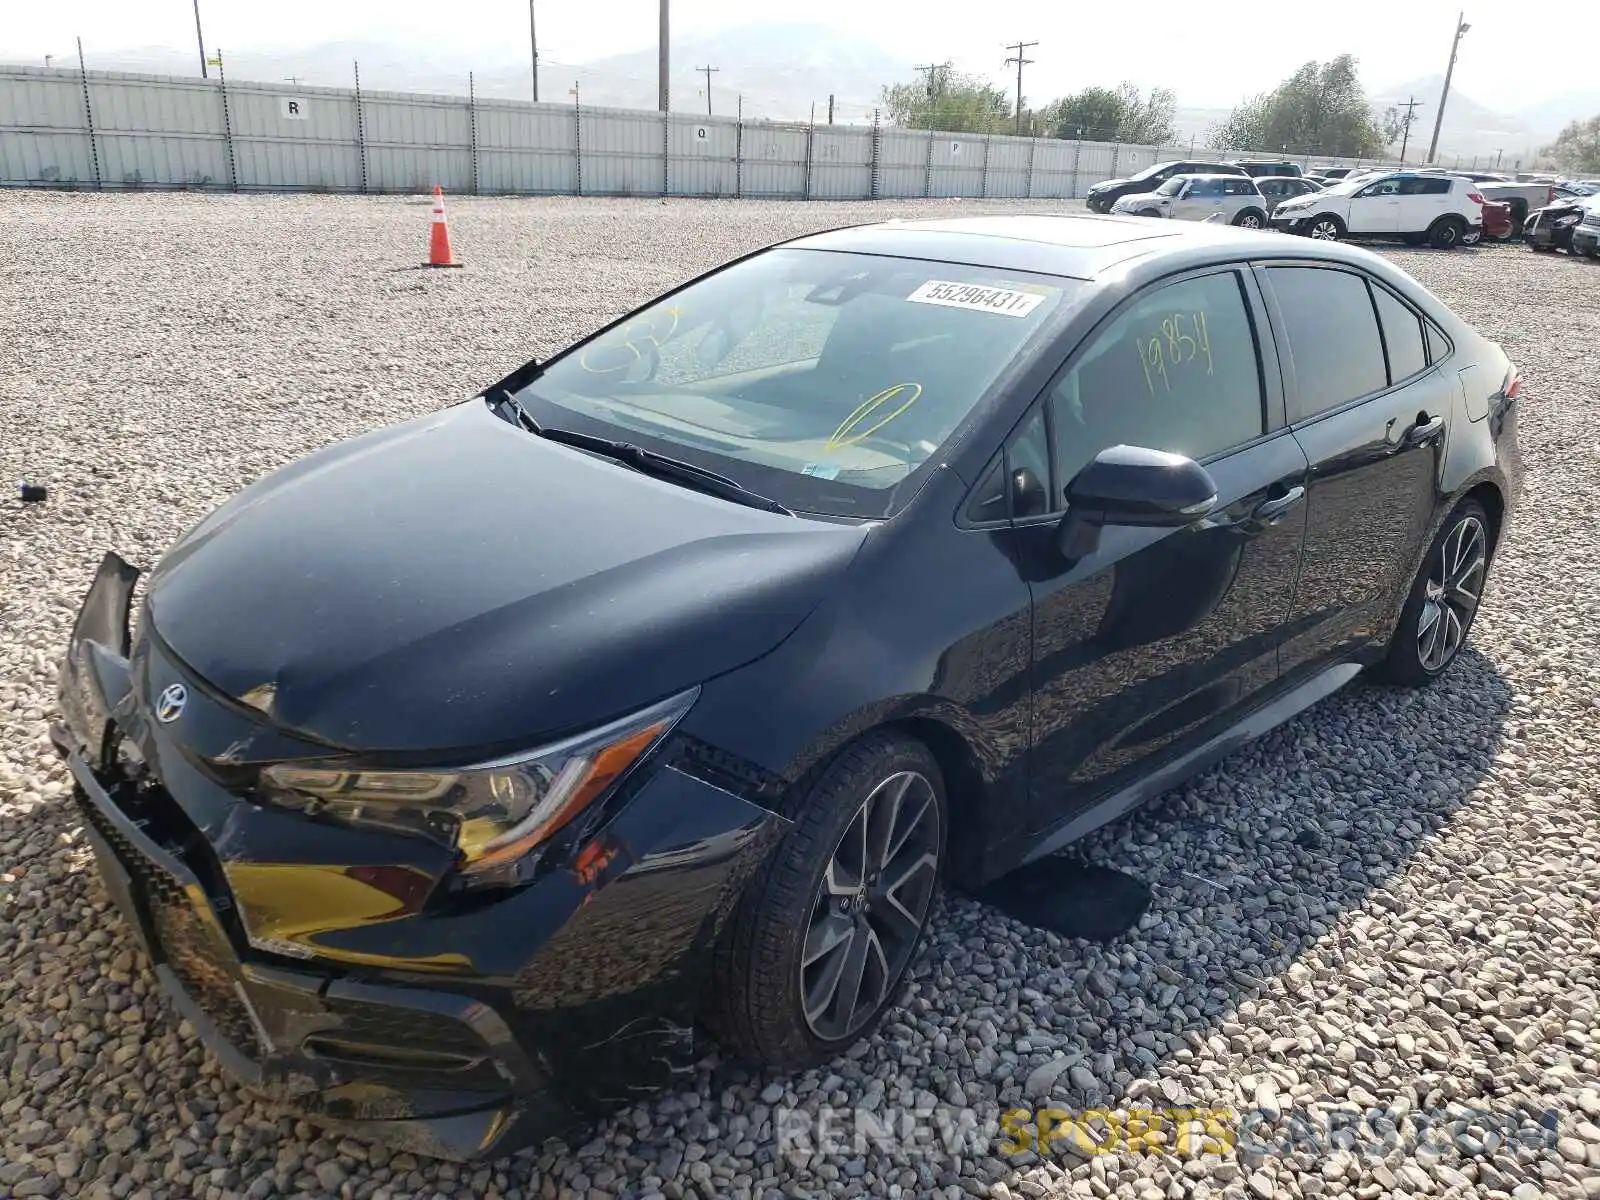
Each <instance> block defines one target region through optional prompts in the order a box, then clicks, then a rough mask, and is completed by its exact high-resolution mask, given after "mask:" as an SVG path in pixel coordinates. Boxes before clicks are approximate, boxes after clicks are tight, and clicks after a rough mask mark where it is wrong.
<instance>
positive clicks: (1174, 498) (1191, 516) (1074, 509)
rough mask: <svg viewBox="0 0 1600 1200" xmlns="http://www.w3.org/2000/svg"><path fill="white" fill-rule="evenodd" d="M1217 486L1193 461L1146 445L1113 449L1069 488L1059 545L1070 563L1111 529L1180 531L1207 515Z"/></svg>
mask: <svg viewBox="0 0 1600 1200" xmlns="http://www.w3.org/2000/svg"><path fill="white" fill-rule="evenodd" d="M1216 505H1217V485H1216V484H1215V483H1214V482H1213V481H1212V479H1211V475H1210V474H1209V473H1208V472H1207V471H1206V469H1205V468H1204V467H1202V466H1201V465H1200V464H1199V463H1197V462H1195V461H1194V459H1192V458H1186V457H1184V456H1183V455H1182V454H1169V453H1168V452H1167V451H1165V450H1149V449H1146V448H1145V447H1143V446H1110V447H1107V448H1106V449H1104V450H1102V451H1100V453H1099V454H1097V455H1095V457H1094V460H1093V461H1092V462H1090V463H1089V464H1088V465H1087V466H1086V467H1084V468H1083V470H1081V471H1079V472H1078V473H1077V474H1076V475H1075V476H1073V478H1072V482H1071V483H1069V484H1068V485H1067V515H1066V516H1065V517H1063V518H1062V521H1061V529H1060V532H1059V534H1058V540H1059V543H1060V546H1061V550H1062V553H1063V554H1065V555H1066V556H1067V557H1068V558H1082V557H1083V556H1084V555H1085V554H1089V553H1091V552H1092V551H1093V550H1094V549H1095V548H1096V547H1097V546H1098V545H1099V544H1100V530H1101V529H1102V528H1103V527H1105V526H1107V525H1129V526H1135V527H1139V528H1146V529H1150V528H1157V529H1177V528H1181V527H1182V526H1185V525H1192V524H1194V522H1196V521H1198V520H1200V519H1201V518H1203V517H1205V516H1207V515H1208V514H1209V513H1210V512H1211V510H1212V509H1213V508H1215V507H1216Z"/></svg>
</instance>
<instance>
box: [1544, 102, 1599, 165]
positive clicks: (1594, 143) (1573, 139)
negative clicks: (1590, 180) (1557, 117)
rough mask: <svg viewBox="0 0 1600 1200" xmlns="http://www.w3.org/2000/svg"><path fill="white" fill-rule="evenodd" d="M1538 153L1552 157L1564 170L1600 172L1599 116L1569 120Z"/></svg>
mask: <svg viewBox="0 0 1600 1200" xmlns="http://www.w3.org/2000/svg"><path fill="white" fill-rule="evenodd" d="M1540 153H1541V154H1544V155H1548V156H1549V157H1550V158H1552V159H1554V160H1555V161H1556V164H1557V165H1558V166H1560V167H1561V169H1562V170H1564V171H1571V172H1572V173H1573V174H1576V175H1592V174H1595V173H1600V116H1594V117H1590V118H1589V119H1588V120H1587V121H1573V122H1571V123H1570V124H1568V125H1567V127H1566V128H1565V129H1563V130H1562V131H1561V133H1560V134H1559V135H1558V136H1557V138H1556V140H1555V141H1554V142H1552V143H1550V145H1548V146H1546V147H1545V148H1544V149H1543V150H1541V151H1540Z"/></svg>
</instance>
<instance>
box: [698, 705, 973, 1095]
mask: <svg viewBox="0 0 1600 1200" xmlns="http://www.w3.org/2000/svg"><path fill="white" fill-rule="evenodd" d="M947 814H948V806H947V804H946V801H945V792H944V781H943V778H942V777H941V775H940V773H939V764H938V762H937V761H936V760H935V759H934V757H933V754H932V753H931V752H930V751H929V750H928V748H927V747H926V746H924V745H923V744H922V743H921V742H918V741H915V740H913V739H911V738H909V737H905V736H903V735H900V734H896V733H889V732H879V733H873V734H868V735H867V736H866V737H864V738H862V739H861V740H860V741H858V742H855V743H854V744H852V745H850V746H848V747H847V748H846V749H844V750H843V751H842V752H841V753H840V754H839V755H838V756H837V757H836V758H834V760H833V761H832V762H830V763H829V764H828V766H827V767H826V769H824V770H823V771H822V773H821V775H820V776H818V777H817V779H816V781H815V783H813V784H812V786H811V788H810V790H809V792H808V794H807V795H806V797H805V799H804V802H803V804H802V806H801V808H800V811H799V813H798V815H797V816H796V818H795V824H794V826H793V828H791V829H790V830H789V831H788V833H787V834H785V835H784V838H783V840H782V841H780V842H779V843H778V844H777V845H776V846H775V847H773V849H772V850H771V851H770V853H769V854H768V856H767V859H766V861H765V862H764V863H763V865H762V866H761V867H760V868H759V869H758V870H757V871H756V873H755V874H754V875H753V876H752V877H751V879H750V880H749V882H748V883H746V885H745V887H744V891H743V894H742V895H741V897H740V899H739V900H738V902H737V907H736V908H735V910H734V913H733V915H732V917H731V919H730V921H729V927H728V929H727V931H726V932H725V935H724V937H723V939H722V942H721V943H720V944H719V946H718V948H717V951H716V954H715V957H714V961H713V966H712V981H711V989H712V990H711V999H710V1003H709V1005H708V1009H709V1011H708V1012H707V1015H706V1019H707V1023H708V1024H709V1025H710V1026H711V1027H712V1031H713V1032H714V1033H715V1034H716V1035H717V1037H718V1039H719V1040H720V1041H721V1042H722V1043H723V1045H724V1046H725V1047H727V1048H728V1049H730V1050H732V1051H733V1052H735V1053H736V1054H738V1055H739V1056H741V1057H743V1058H745V1059H747V1060H751V1061H754V1062H758V1063H761V1064H763V1065H765V1066H769V1067H774V1068H777V1069H781V1070H790V1071H797V1070H803V1069H805V1068H808V1067H813V1066H816V1065H818V1064H819V1063H823V1062H826V1061H828V1060H829V1059H831V1058H834V1057H836V1056H837V1055H839V1054H840V1053H842V1052H843V1051H844V1050H845V1048H846V1047H848V1046H849V1045H850V1044H851V1043H853V1042H855V1041H857V1040H859V1039H860V1038H863V1037H865V1036H866V1035H867V1034H869V1033H871V1032H872V1030H873V1028H874V1027H875V1026H876V1025H877V1024H878V1022H879V1021H880V1020H882V1019H883V1016H884V1014H885V1013H886V1012H888V1011H889V1009H891V1008H893V1007H894V1005H895V1003H896V1001H897V999H898V997H899V994H900V988H901V984H902V983H903V981H904V978H905V972H906V969H907V968H908V967H909V966H910V965H911V963H912V962H914V961H915V960H916V957H917V953H918V951H919V950H920V948H921V944H922V939H923V935H924V933H925V932H926V930H927V924H928V917H929V914H930V913H931V912H932V908H933V901H934V893H935V890H936V888H937V885H938V881H939V877H940V875H941V874H942V870H943V865H944V856H945V831H946V830H947V829H948V828H949V821H948V817H947ZM886 864H887V865H886ZM852 973H853V975H854V982H855V990H854V992H853V993H851V992H850V988H849V984H850V981H851V975H852ZM847 993H848V994H847Z"/></svg>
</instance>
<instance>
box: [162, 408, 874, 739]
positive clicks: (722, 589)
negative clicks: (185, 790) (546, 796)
mask: <svg viewBox="0 0 1600 1200" xmlns="http://www.w3.org/2000/svg"><path fill="white" fill-rule="evenodd" d="M865 536H866V534H865V527H864V526H861V525H846V524H834V523H831V522H825V521H815V520H809V519H806V518H802V517H789V516H784V515H782V514H774V513H768V512H764V511H761V510H758V509H752V508H747V507H744V506H742V505H738V504H735V503H732V502H730V501H727V500H722V499H719V498H716V497H712V496H707V495H704V494H702V493H699V492H695V491H690V490H688V489H686V488H683V487H680V486H678V485H676V484H672V483H668V482H664V481H661V480H657V479H653V478H651V477H648V476H645V475H641V474H639V473H637V472H634V471H632V470H629V469H628V468H625V467H621V466H618V465H617V464H615V463H612V462H610V461H607V460H605V459H601V458H598V457H595V456H593V455H590V454H586V453H584V452H582V451H578V450H574V449H571V448H568V447H565V446H561V445H558V444H556V443H553V442H549V441H545V440H543V439H540V438H538V437H535V436H533V435H532V434H529V433H526V432H525V431H523V430H521V429H518V428H516V427H514V426H511V425H509V424H507V423H506V422H504V421H502V420H501V419H500V418H498V417H497V416H495V415H494V414H492V413H491V412H490V411H489V410H488V408H487V406H486V405H484V404H483V403H482V402H481V401H475V402H471V403H467V404H463V405H459V406H457V407H454V408H451V409H448V410H446V411H444V412H442V413H437V414H434V415H431V416H428V417H424V418H420V419H417V420H413V421H408V422H406V423H404V424H401V425H397V426H393V427H391V428H388V429H384V430H379V431H378V432H376V433H372V434H367V435H365V436H363V437H359V438H355V439H353V440H351V441H348V442H344V443H341V444H339V445H336V446H333V447H330V448H328V449H326V450H323V451H321V452H319V453H316V454H313V455H311V456H310V457H308V458H305V459H302V460H300V461H299V462H296V463H294V464H291V465H290V466H289V467H287V468H285V469H284V470H282V471H280V472H278V473H276V474H275V475H271V476H268V477H267V478H265V479H263V480H261V481H259V482H258V483H256V484H254V485H252V486H251V487H249V488H248V489H246V490H245V491H243V492H241V493H240V494H239V495H238V496H236V497H234V498H233V499H232V500H230V501H229V502H228V503H226V504H224V505H223V506H222V507H221V508H219V509H218V510H217V511H216V512H214V513H212V514H211V516H209V517H207V518H206V519H205V520H204V521H202V522H201V523H200V524H199V525H198V526H196V527H195V528H194V529H193V530H192V531H191V532H190V533H189V534H188V535H186V536H185V538H184V539H183V540H182V541H180V542H179V543H178V545H177V546H176V547H174V549H173V550H172V552H171V553H170V554H169V555H168V556H167V557H166V558H165V559H164V560H163V561H162V562H161V564H160V565H159V566H158V567H157V569H156V570H155V572H154V573H153V574H152V576H151V579H150V586H149V592H148V597H147V602H148V611H147V618H148V622H149V624H150V626H151V627H152V628H153V629H154V631H155V633H156V635H157V636H158V637H159V638H160V640H161V641H162V642H164V643H165V644H166V646H167V647H168V648H170V650H171V651H172V652H173V653H174V654H175V655H176V656H177V657H178V658H179V659H181V660H182V661H183V662H184V663H185V664H186V665H187V666H188V667H189V668H190V670H191V671H192V672H193V673H194V674H195V675H196V676H198V677H199V678H200V679H201V680H203V681H205V682H206V683H208V684H209V685H210V686H211V687H212V688H214V689H215V690H217V691H219V692H222V693H224V694H226V695H227V696H229V697H232V698H235V699H239V700H242V701H244V702H245V703H247V704H249V705H251V706H253V707H255V708H257V709H259V710H260V711H262V712H263V713H265V714H267V716H268V717H270V719H271V720H272V721H274V722H275V723H276V724H278V725H279V726H280V727H282V728H284V729H286V730H289V731H292V732H295V733H298V734H300V735H302V736H305V737H309V738H313V739H315V740H317V741H320V742H323V743H326V744H328V745H330V746H333V747H338V748H342V749H347V750H358V751H370V752H385V751H389V752H397V753H400V752H413V751H429V750H441V751H443V750H452V751H466V750H468V749H469V748H495V749H499V748H509V747H514V746H517V745H519V744H532V742H533V741H534V740H536V739H541V738H544V737H546V736H553V735H558V734H561V733H565V732H568V731H571V730H576V729H580V728H582V727H584V726H588V725H593V724H596V723H598V722H600V721H603V720H605V719H607V718H609V717H612V716H615V715H619V714H621V713H624V712H626V711H629V710H631V709H633V708H636V707H639V706H641V705H644V704H646V703H649V702H650V701H652V700H654V699H657V698H660V697H662V696H666V695H669V694H672V693H674V692H677V691H680V690H682V689H685V688H688V687H691V686H693V685H695V684H697V683H700V682H702V681H703V680H706V679H709V678H711V677H713V676H716V675H719V674H721V673H724V672H726V671H730V670H732V669H734V668H736V667H738V666H741V665H743V664H745V663H747V662H750V661H752V660H754V659H756V658H758V657H760V656H761V655H763V654H765V653H767V652H768V651H770V650H771V649H772V648H773V647H775V646H776V645H777V644H778V643H779V642H781V641H782V640H783V639H784V638H785V637H787V636H788V634H789V633H790V632H792V631H793V630H794V628H795V627H796V626H797V625H799V623H800V622H801V621H802V620H804V618H805V617H806V616H807V614H809V613H810V612H811V610H812V609H813V608H815V607H816V605H817V604H818V602H819V601H820V600H821V598H822V595H823V591H824V588H825V587H826V586H827V585H828V583H829V581H830V580H832V579H834V578H836V577H837V576H838V575H839V574H840V573H841V572H842V571H843V570H844V568H845V567H846V566H847V564H848V563H849V561H850V559H851V558H852V557H853V556H854V554H855V552H856V550H857V549H858V548H859V546H860V544H861V541H862V539H863V538H864V537H865Z"/></svg>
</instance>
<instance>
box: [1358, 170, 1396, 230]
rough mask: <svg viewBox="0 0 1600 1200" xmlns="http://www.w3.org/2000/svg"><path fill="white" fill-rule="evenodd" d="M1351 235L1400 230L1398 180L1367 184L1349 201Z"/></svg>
mask: <svg viewBox="0 0 1600 1200" xmlns="http://www.w3.org/2000/svg"><path fill="white" fill-rule="evenodd" d="M1347 224H1348V226H1349V229H1350V232H1351V233H1398V232H1399V230H1400V180H1398V179H1380V180H1378V182H1376V183H1369V184H1368V185H1367V186H1366V187H1364V188H1362V189H1361V190H1360V191H1359V192H1357V193H1356V194H1355V195H1354V196H1353V197H1351V199H1350V220H1349V222H1348V223H1347Z"/></svg>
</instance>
